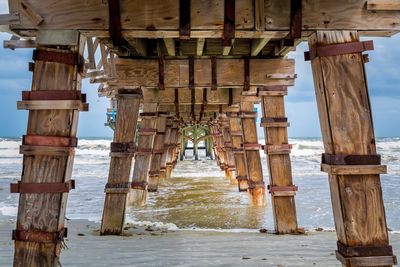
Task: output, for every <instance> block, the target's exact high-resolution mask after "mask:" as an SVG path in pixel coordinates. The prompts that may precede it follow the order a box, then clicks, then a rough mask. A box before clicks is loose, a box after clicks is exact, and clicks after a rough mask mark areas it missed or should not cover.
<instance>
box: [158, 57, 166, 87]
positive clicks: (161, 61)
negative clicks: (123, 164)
mask: <svg viewBox="0 0 400 267" xmlns="http://www.w3.org/2000/svg"><path fill="white" fill-rule="evenodd" d="M158 89H159V90H165V83H164V57H163V56H160V57H159V59H158Z"/></svg>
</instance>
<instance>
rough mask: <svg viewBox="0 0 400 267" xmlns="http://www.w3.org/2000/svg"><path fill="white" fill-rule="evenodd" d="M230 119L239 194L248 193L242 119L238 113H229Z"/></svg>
mask: <svg viewBox="0 0 400 267" xmlns="http://www.w3.org/2000/svg"><path fill="white" fill-rule="evenodd" d="M228 119H229V131H230V138H231V142H232V151H233V156H234V159H235V167H236V180H237V183H238V189H239V192H247V189H248V181H247V165H246V153H245V151H244V148H243V146H242V144H243V132H242V124H241V119H240V118H239V116H238V114H237V113H228Z"/></svg>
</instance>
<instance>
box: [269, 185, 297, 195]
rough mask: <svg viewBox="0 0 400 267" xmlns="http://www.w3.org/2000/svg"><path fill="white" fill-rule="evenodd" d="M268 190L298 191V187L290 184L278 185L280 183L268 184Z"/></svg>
mask: <svg viewBox="0 0 400 267" xmlns="http://www.w3.org/2000/svg"><path fill="white" fill-rule="evenodd" d="M268 190H269V192H270V193H272V192H289V191H293V192H295V191H297V190H298V187H297V186H296V185H288V186H278V185H268Z"/></svg>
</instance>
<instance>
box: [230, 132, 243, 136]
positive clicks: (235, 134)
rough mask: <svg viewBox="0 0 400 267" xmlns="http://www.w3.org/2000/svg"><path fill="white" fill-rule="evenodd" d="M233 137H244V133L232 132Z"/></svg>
mask: <svg viewBox="0 0 400 267" xmlns="http://www.w3.org/2000/svg"><path fill="white" fill-rule="evenodd" d="M231 136H243V132H242V131H231Z"/></svg>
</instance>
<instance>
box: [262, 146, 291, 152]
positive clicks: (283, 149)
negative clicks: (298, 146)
mask: <svg viewBox="0 0 400 267" xmlns="http://www.w3.org/2000/svg"><path fill="white" fill-rule="evenodd" d="M292 147H293V146H292V145H291V144H280V145H265V146H263V147H262V148H263V149H264V151H265V153H266V154H289V153H290V151H291V150H292Z"/></svg>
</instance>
